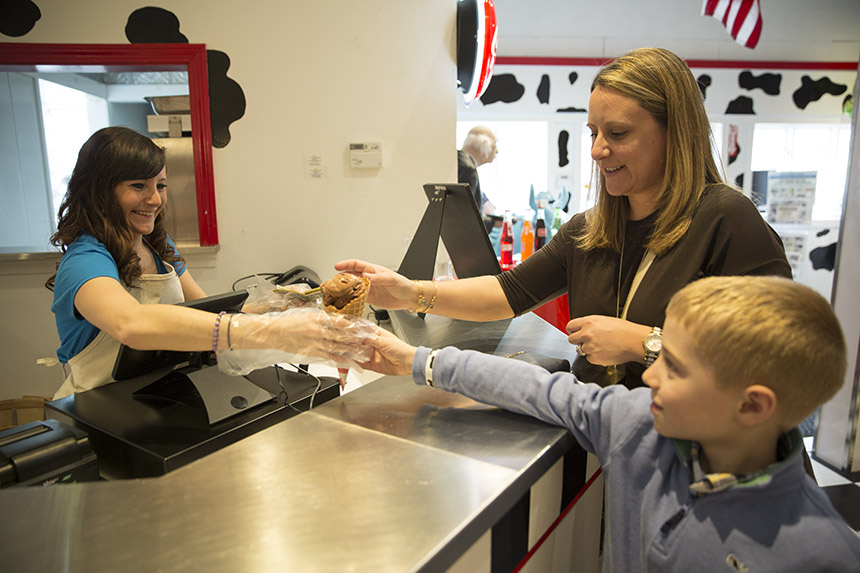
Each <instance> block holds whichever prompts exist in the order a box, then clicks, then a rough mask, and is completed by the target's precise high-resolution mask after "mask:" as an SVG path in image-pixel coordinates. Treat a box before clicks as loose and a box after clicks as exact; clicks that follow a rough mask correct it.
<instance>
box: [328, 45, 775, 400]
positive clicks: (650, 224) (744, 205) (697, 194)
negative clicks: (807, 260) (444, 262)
mask: <svg viewBox="0 0 860 573" xmlns="http://www.w3.org/2000/svg"><path fill="white" fill-rule="evenodd" d="M588 128H589V130H591V140H592V144H591V157H592V159H593V160H594V168H595V176H594V180H595V185H594V186H593V188H594V190H595V195H596V203H595V206H594V207H593V208H591V209H589V210H588V211H586V212H584V213H578V214H576V215H574V216H573V217H572V218H571V220H570V221H568V222H567V223H566V224H565V225H564V226H563V227H562V228H561V230H560V231H559V232H558V233H557V234H556V235H555V236H554V237H553V238H552V240H551V241H550V242H549V243H548V244H547V245H546V246H545V247H543V248H542V249H540V250H538V251H537V252H536V253H535V254H534V255H532V256H531V257H529V258H528V259H527V260H526V261H524V262H523V263H522V264H520V265H518V266H517V267H515V268H513V269H511V270H510V271H507V272H504V273H501V274H500V275H498V276H483V277H475V278H470V279H465V280H458V281H450V282H444V283H429V282H426V281H425V282H423V283H422V282H416V281H410V280H408V279H406V278H405V277H402V276H400V275H398V274H397V273H394V272H392V271H390V270H388V269H385V268H383V267H380V266H377V265H373V264H370V263H365V262H363V261H356V260H350V261H343V262H341V263H338V264H337V265H336V268H337V269H339V270H349V271H353V272H357V273H361V274H363V275H364V276H366V277H369V278H370V279H371V281H372V284H373V288H372V290H371V295H370V298H371V300H370V301H369V302H370V303H371V304H373V305H375V306H380V307H383V308H389V309H407V310H418V311H420V312H428V313H432V314H440V315H445V316H450V317H454V318H459V319H464V320H497V319H501V318H508V317H511V316H516V315H520V314H523V313H525V312H528V311H530V310H532V309H534V308H536V307H537V306H539V305H541V304H543V303H545V302H547V301H548V300H551V299H553V298H555V297H557V296H559V295H560V294H562V293H564V292H567V293H568V295H569V310H570V316H571V317H572V320H571V321H570V322H569V323H568V324H567V327H566V329H567V332H568V334H569V336H568V339H569V341H570V343H571V344H574V345H576V347H577V354H578V356H577V359H576V361H575V362H574V366H573V371H574V373H575V374H576V375H577V377H578V378H579V379H580V380H582V381H585V382H596V383H599V384H601V385H608V384H613V383H618V382H623V383H624V384H625V385H627V386H629V387H636V386H641V385H642V378H641V377H642V372H643V370H644V369H645V368H646V367H647V366H649V365H650V364H651V363H652V362H653V361H654V360H655V359H656V357H657V354H658V353H659V350H660V345H661V327H662V325H663V321H664V318H665V310H666V305H667V304H668V302H669V299H670V298H671V297H672V295H673V294H675V293H676V292H677V291H678V290H680V289H681V288H682V287H684V286H685V285H686V284H689V283H691V282H693V281H695V280H697V279H699V278H702V277H705V276H714V275H780V276H784V277H789V278H790V277H791V267H790V266H789V264H788V261H787V260H786V257H785V251H784V249H783V246H782V242H781V240H780V238H779V236H778V235H777V234H776V232H774V230H773V229H772V228H770V226H768V224H767V223H766V222H765V221H764V219H763V218H762V217H761V215H760V213H759V212H758V210H757V209H756V207H755V206H754V205H753V203H752V201H750V200H749V199H748V198H747V197H745V196H744V195H743V194H742V193H741V192H739V191H738V190H736V189H733V188H732V187H730V186H729V185H727V184H726V183H725V182H724V181H723V177H722V175H721V174H720V170H719V169H718V168H717V165H716V162H715V161H714V153H713V149H712V136H711V129H710V123H709V121H708V117H707V113H706V112H705V107H704V99H703V96H702V92H701V91H700V89H699V87H698V84H697V82H696V79H695V78H694V77H693V74H692V72H691V71H690V69H689V67H687V65H686V64H685V63H684V61H683V60H681V59H680V58H679V57H678V56H676V55H675V54H673V53H672V52H669V51H667V50H664V49H660V48H643V49H638V50H633V51H631V52H629V53H627V54H625V55H623V56H621V57H620V58H618V59H616V60H614V61H613V62H611V63H609V64H608V65H606V66H605V67H604V68H602V69H601V70H600V71H599V72H598V73H597V75H596V76H595V78H594V81H593V82H592V85H591V97H590V100H589V109H588Z"/></svg>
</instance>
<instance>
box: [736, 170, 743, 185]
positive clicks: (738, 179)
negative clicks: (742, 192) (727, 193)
mask: <svg viewBox="0 0 860 573" xmlns="http://www.w3.org/2000/svg"><path fill="white" fill-rule="evenodd" d="M735 186H736V187H737V188H738V189H743V188H744V174H743V173H741V174H740V175H738V176H737V177H735Z"/></svg>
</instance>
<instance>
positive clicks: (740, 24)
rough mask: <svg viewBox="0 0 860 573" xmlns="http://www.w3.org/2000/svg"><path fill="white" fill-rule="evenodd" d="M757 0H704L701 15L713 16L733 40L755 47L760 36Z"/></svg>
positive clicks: (759, 16) (759, 12)
mask: <svg viewBox="0 0 860 573" xmlns="http://www.w3.org/2000/svg"><path fill="white" fill-rule="evenodd" d="M758 2H759V0H705V1H704V4H702V16H713V17H714V18H716V19H717V20H720V21H721V22H722V23H723V26H725V27H726V30H727V31H728V33H729V34H731V36H732V38H734V39H735V42H737V43H738V44H740V45H741V46H745V47H747V48H750V49H752V48H755V46H756V44H758V38H759V36H761V10H759V5H758Z"/></svg>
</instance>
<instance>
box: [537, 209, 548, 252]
mask: <svg viewBox="0 0 860 573" xmlns="http://www.w3.org/2000/svg"><path fill="white" fill-rule="evenodd" d="M546 239H547V237H546V219H545V218H544V214H543V207H541V208H540V209H538V212H537V220H536V221H535V250H536V251H537V250H538V249H539V248H541V247H542V246H544V245H546Z"/></svg>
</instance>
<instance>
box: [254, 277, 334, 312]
mask: <svg viewBox="0 0 860 573" xmlns="http://www.w3.org/2000/svg"><path fill="white" fill-rule="evenodd" d="M256 278H257V284H256V287H255V288H253V289H251V292H252V298H249V300H248V301H247V302H246V303H245V306H244V307H243V308H242V312H247V313H252V314H263V313H267V312H283V311H286V310H290V309H292V308H322V302H321V297H320V294H319V291H316V292H315V294H314V295H313V296H310V295H306V294H305V293H306V292H307V291H309V290H311V287H310V285H307V284H304V283H299V284H294V285H287V286H276V285H274V284H272V283H271V282H269V281H267V280H263V279H261V278H260V277H256Z"/></svg>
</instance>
